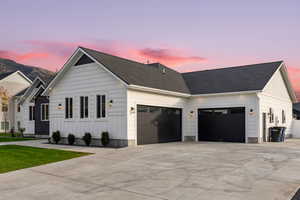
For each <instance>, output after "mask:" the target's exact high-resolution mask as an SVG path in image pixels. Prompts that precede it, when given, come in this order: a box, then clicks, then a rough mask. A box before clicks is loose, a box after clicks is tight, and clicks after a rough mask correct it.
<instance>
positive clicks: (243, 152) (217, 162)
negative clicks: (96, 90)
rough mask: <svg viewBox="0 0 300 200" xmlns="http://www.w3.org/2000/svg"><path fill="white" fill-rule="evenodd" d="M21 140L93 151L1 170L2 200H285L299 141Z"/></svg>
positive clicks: (298, 161) (296, 182) (298, 169)
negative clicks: (119, 144) (114, 145)
mask: <svg viewBox="0 0 300 200" xmlns="http://www.w3.org/2000/svg"><path fill="white" fill-rule="evenodd" d="M21 144H23V145H30V146H42V147H50V148H61V149H71V150H78V151H88V152H93V153H95V154H94V155H91V156H87V157H81V158H76V159H72V160H68V161H63V162H58V163H53V164H48V165H44V166H40V167H34V168H30V169H24V170H19V171H14V172H10V173H6V174H1V175H0V199H10V200H14V199H22V200H26V199H43V200H47V199H55V200H57V199H62V200H64V199H70V200H71V199H72V200H74V199H76V200H78V199H84V200H89V199H129V200H135V199H149V200H150V199H153V200H154V199H180V200H183V199H193V200H194V199H204V200H205V199H207V200H216V199H221V200H227V199H228V200H231V199H234V200H241V199H242V200H250V199H253V200H260V199H262V200H269V199H270V200H271V199H278V200H284V199H291V197H292V196H293V194H294V193H295V191H296V189H297V188H298V187H299V186H300V140H289V141H287V142H286V143H284V144H275V143H273V144H258V145H257V144H256V145H255V144H232V143H208V142H205V143H204V142H203V143H167V144H155V145H145V146H139V147H135V148H133V147H130V148H122V149H104V148H86V147H70V146H59V145H48V144H42V143H41V141H27V142H22V143H21Z"/></svg>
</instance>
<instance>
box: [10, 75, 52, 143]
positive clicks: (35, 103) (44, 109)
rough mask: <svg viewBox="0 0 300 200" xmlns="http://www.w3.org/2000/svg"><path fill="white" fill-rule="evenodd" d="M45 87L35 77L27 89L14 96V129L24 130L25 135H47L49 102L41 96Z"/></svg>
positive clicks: (40, 80)
mask: <svg viewBox="0 0 300 200" xmlns="http://www.w3.org/2000/svg"><path fill="white" fill-rule="evenodd" d="M45 87H46V83H45V82H44V81H43V80H42V79H41V78H40V77H37V78H35V80H34V81H33V83H32V85H31V86H30V87H29V88H27V89H26V90H24V91H21V92H20V93H19V94H17V95H15V101H16V104H15V105H16V108H15V110H17V112H16V114H15V127H17V128H18V129H19V128H25V134H27V135H33V134H34V135H35V136H37V137H41V136H48V135H49V117H48V116H49V100H48V97H47V96H41V94H42V92H44V90H45Z"/></svg>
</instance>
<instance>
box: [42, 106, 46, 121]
mask: <svg viewBox="0 0 300 200" xmlns="http://www.w3.org/2000/svg"><path fill="white" fill-rule="evenodd" d="M41 116H42V120H45V106H44V104H42V105H41Z"/></svg>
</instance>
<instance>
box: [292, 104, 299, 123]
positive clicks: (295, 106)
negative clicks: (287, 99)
mask: <svg viewBox="0 0 300 200" xmlns="http://www.w3.org/2000/svg"><path fill="white" fill-rule="evenodd" d="M293 117H294V119H296V120H299V119H300V103H294V104H293Z"/></svg>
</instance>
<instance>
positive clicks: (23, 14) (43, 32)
mask: <svg viewBox="0 0 300 200" xmlns="http://www.w3.org/2000/svg"><path fill="white" fill-rule="evenodd" d="M30 2H31V3H30ZM299 8H300V1H298V0H286V1H274V0H265V1H260V0H253V1H238V0H235V1H233V0H227V1H214V0H212V1H202V0H198V1H192V0H190V1H189V0H187V1H175V0H172V1H169V0H166V1H161V0H160V1H158V0H151V1H149V0H148V1H144V0H139V1H137V0H132V1H114V0H109V1H108V0H107V1H106V0H94V1H93V0H91V1H77V0H74V1H61V0H60V1H59V0H51V1H33V0H32V1H18V0H2V1H1V12H0V27H1V30H0V36H1V37H0V41H1V43H0V44H1V45H0V57H2V58H9V59H13V60H15V61H17V62H20V63H23V64H28V65H33V66H38V67H42V68H45V69H48V70H52V71H56V70H59V69H60V68H61V67H62V66H63V64H64V63H65V62H66V60H67V59H68V58H69V57H70V56H71V54H72V53H73V52H74V50H75V49H76V48H77V47H78V46H84V47H88V48H92V49H96V50H100V51H103V52H106V53H110V54H114V55H117V56H121V57H125V58H129V59H132V60H136V61H139V62H143V63H146V62H147V61H149V62H161V63H163V64H165V65H167V66H169V67H171V68H173V69H175V70H178V71H180V72H186V71H195V70H203V69H211V68H219V67H228V66H238V65H246V64H253V63H261V62H272V61H278V60H284V61H285V63H286V64H287V66H288V70H289V76H290V79H291V81H292V84H293V87H294V89H295V91H296V93H297V94H298V97H299V96H300V57H299V52H300V38H299V37H300V12H299Z"/></svg>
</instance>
